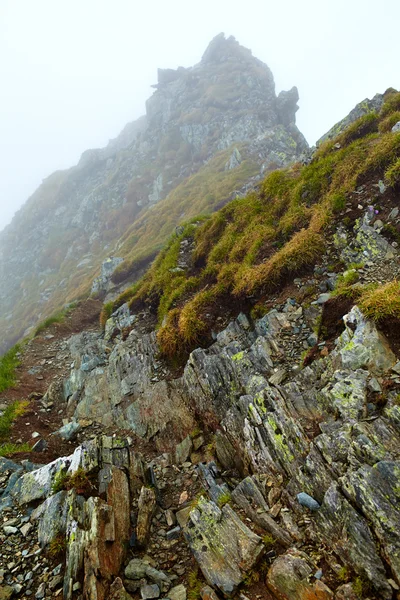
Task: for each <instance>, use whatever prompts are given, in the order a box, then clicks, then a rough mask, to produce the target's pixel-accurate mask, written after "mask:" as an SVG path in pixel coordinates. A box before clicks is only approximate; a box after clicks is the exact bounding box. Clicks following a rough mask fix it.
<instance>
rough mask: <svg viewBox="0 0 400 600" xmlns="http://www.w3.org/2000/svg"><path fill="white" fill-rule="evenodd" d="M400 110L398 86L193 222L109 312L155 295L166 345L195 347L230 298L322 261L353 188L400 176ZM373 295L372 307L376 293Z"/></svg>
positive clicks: (399, 180) (169, 351) (179, 350)
mask: <svg viewBox="0 0 400 600" xmlns="http://www.w3.org/2000/svg"><path fill="white" fill-rule="evenodd" d="M399 111H400V93H398V92H396V91H394V90H390V91H388V92H387V93H386V95H385V103H384V105H383V107H382V109H381V111H380V113H379V114H377V113H374V112H372V113H370V114H367V115H365V116H363V117H362V118H360V119H359V120H358V121H356V122H354V123H353V124H352V125H351V126H349V127H348V128H347V129H346V130H345V131H344V132H343V133H342V134H340V135H339V136H338V137H337V138H336V139H335V140H333V141H332V140H328V141H326V142H324V143H323V144H322V145H321V146H320V147H319V148H318V150H317V151H316V153H315V154H314V157H313V159H312V161H311V163H310V164H308V165H306V166H301V165H300V164H298V163H297V164H295V165H293V166H292V167H290V168H287V169H284V170H279V171H275V172H272V173H271V174H269V175H268V176H267V177H266V179H265V180H264V182H263V183H262V185H261V186H260V189H259V190H258V191H257V192H252V193H250V194H249V195H248V196H246V197H245V198H240V199H237V200H233V201H232V202H230V203H229V204H227V205H226V206H225V207H224V208H222V209H221V210H219V211H218V212H216V213H214V214H213V215H212V216H210V217H209V218H207V219H206V220H205V221H204V222H201V221H200V220H196V219H193V220H192V222H189V223H187V224H186V226H185V227H184V230H183V231H182V232H181V233H180V234H179V235H177V234H175V235H173V236H172V238H171V239H170V241H169V243H168V244H167V246H166V247H165V248H164V250H163V251H162V252H161V253H160V254H159V255H158V257H157V259H156V260H155V261H154V263H153V264H152V266H151V267H150V269H149V270H148V272H147V273H146V274H145V276H144V277H143V278H142V279H141V280H140V281H139V282H137V283H136V284H135V285H134V286H132V287H131V288H130V289H128V290H127V291H126V292H124V294H122V295H121V296H120V297H119V298H118V299H117V300H116V301H115V302H113V303H111V304H108V305H106V306H105V307H104V309H103V315H102V321H103V322H105V320H106V318H107V317H108V316H109V315H110V314H111V313H112V312H113V311H114V310H115V309H116V308H118V306H120V305H121V304H122V303H124V302H127V301H128V302H129V305H130V308H131V310H132V311H135V310H137V309H138V308H139V307H141V306H143V305H147V306H149V307H150V309H151V310H152V311H155V312H156V313H157V317H158V325H159V328H158V340H159V343H160V347H161V350H162V352H163V353H164V354H165V355H167V356H170V357H173V356H176V355H179V354H186V353H187V352H188V351H190V350H191V349H193V348H194V347H195V346H196V345H198V344H201V343H203V342H205V341H206V340H208V339H209V338H210V332H211V329H212V327H213V325H214V324H215V322H216V319H217V318H218V316H220V315H221V314H223V311H226V310H227V307H232V306H235V307H237V308H238V309H240V308H241V307H244V306H246V305H249V304H250V305H254V304H256V302H257V299H258V298H261V297H262V296H263V295H265V294H267V293H269V292H272V291H274V290H277V289H278V287H279V285H280V284H282V283H283V282H285V281H287V280H289V279H290V278H293V277H295V276H296V275H297V274H300V273H302V272H304V271H305V270H306V269H307V268H310V267H312V266H313V265H314V264H315V263H316V261H317V259H318V257H319V256H320V255H321V254H322V253H323V252H324V248H325V245H326V239H327V235H328V233H329V232H332V231H333V226H334V225H336V224H337V222H338V221H339V219H342V218H343V217H342V216H340V214H339V213H340V212H341V211H343V209H344V207H345V204H346V197H347V195H348V194H349V193H350V192H352V191H353V190H355V189H356V187H357V186H359V185H361V184H362V183H363V182H364V181H366V180H367V179H369V180H370V179H371V178H373V179H374V180H375V181H376V182H378V181H379V180H380V179H381V180H383V181H384V182H385V184H386V185H387V186H391V187H396V186H398V185H399V184H400V132H392V130H391V128H392V126H393V124H394V123H396V122H397V121H398V117H399ZM377 193H378V191H377ZM372 201H373V199H372ZM185 239H186V240H188V241H189V242H190V243H191V244H193V245H194V251H193V253H192V261H191V265H190V266H189V268H188V269H187V270H182V269H179V268H177V261H178V258H179V254H180V251H181V247H182V246H181V244H182V242H183V241H184V240H185ZM373 294H375V296H373V297H372V299H374V298H375V300H376V299H377V292H376V290H375V292H373ZM369 300H371V297H370V298H369ZM364 302H365V303H366V307H367V304H368V296H367V297H366V299H365V300H364ZM370 312H371V314H373V309H372V308H371V309H370Z"/></svg>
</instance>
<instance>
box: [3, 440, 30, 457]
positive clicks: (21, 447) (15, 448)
mask: <svg viewBox="0 0 400 600" xmlns="http://www.w3.org/2000/svg"><path fill="white" fill-rule="evenodd" d="M31 450H32V448H31V447H30V445H29V444H27V443H25V444H13V443H12V442H6V443H4V444H0V456H12V455H13V454H17V453H18V452H30V451H31Z"/></svg>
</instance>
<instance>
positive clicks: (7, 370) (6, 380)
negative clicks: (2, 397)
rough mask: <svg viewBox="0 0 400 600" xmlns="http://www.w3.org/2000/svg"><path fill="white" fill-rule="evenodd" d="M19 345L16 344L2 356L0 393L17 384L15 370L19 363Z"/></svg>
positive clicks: (0, 361) (0, 359)
mask: <svg viewBox="0 0 400 600" xmlns="http://www.w3.org/2000/svg"><path fill="white" fill-rule="evenodd" d="M20 351H21V347H20V346H19V345H17V346H14V347H13V348H11V349H10V350H9V351H8V352H6V353H5V354H4V355H3V356H2V357H1V358H0V393H1V392H4V391H5V390H7V389H8V388H10V387H12V386H13V385H14V384H15V370H16V368H17V367H18V365H19V358H18V354H19V352H20Z"/></svg>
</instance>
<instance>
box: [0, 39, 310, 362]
mask: <svg viewBox="0 0 400 600" xmlns="http://www.w3.org/2000/svg"><path fill="white" fill-rule="evenodd" d="M153 87H154V88H155V92H154V94H153V95H152V96H151V97H150V98H149V100H148V101H147V104H146V115H145V116H144V117H142V118H140V119H138V120H137V121H135V122H133V123H130V124H129V125H127V126H126V127H125V129H124V130H123V131H122V132H121V134H120V135H119V136H118V137H117V138H116V139H114V140H112V141H111V142H110V143H109V144H108V146H107V147H106V148H104V149H100V150H88V151H86V152H84V154H83V155H82V157H81V159H80V161H79V163H78V165H77V166H76V167H73V168H71V169H69V170H67V171H60V172H56V173H53V175H51V176H50V177H48V178H47V179H46V180H45V181H44V182H43V184H42V185H41V186H40V188H39V189H38V190H37V191H36V192H35V193H34V194H33V195H32V197H31V198H30V199H29V200H28V201H27V203H26V205H25V206H24V207H23V208H22V209H21V210H20V211H19V212H18V213H17V215H16V216H15V218H14V219H13V221H12V223H11V225H9V226H8V227H7V228H6V229H5V230H4V231H3V232H2V233H1V234H0V257H1V261H0V263H1V264H0V282H1V289H2V291H1V294H0V313H1V319H0V327H1V342H2V348H3V350H4V349H5V348H6V347H7V346H9V345H10V343H12V342H15V341H16V340H17V339H18V338H19V337H21V335H22V334H23V333H24V331H25V330H27V329H28V327H30V326H32V325H33V324H34V323H35V322H38V321H40V320H43V319H44V318H45V317H48V316H49V315H50V314H51V313H52V312H55V311H57V310H60V309H61V308H62V306H63V305H64V304H65V302H68V301H72V300H74V299H76V297H79V296H81V295H83V294H85V293H88V291H89V290H90V284H91V281H92V279H93V277H94V275H95V274H96V272H98V271H99V268H100V265H101V262H102V260H104V259H105V258H106V257H107V256H109V255H113V254H114V255H117V256H121V257H122V258H125V259H126V260H125V265H124V268H123V270H122V271H121V277H120V279H121V280H122V281H123V280H124V278H126V276H130V277H132V274H133V272H134V271H135V269H136V270H137V269H138V268H139V269H140V268H141V267H143V266H145V265H147V264H148V263H149V261H150V260H152V259H153V258H154V256H155V253H156V252H157V251H158V250H159V249H160V248H161V247H162V244H163V243H164V242H165V240H166V239H167V237H168V236H169V235H170V234H171V233H172V231H173V230H174V227H175V226H176V225H178V223H179V222H180V221H182V220H187V219H188V218H190V217H194V216H195V215H196V214H199V213H205V212H207V213H209V212H211V211H213V210H215V208H217V207H218V206H221V205H222V204H223V203H225V202H227V201H228V200H229V199H230V198H231V197H232V194H240V193H241V191H242V190H243V189H247V187H246V186H248V187H251V185H254V183H256V182H257V181H258V180H259V179H260V178H261V175H262V173H264V172H266V171H268V170H269V169H271V168H276V167H277V166H282V165H285V164H288V163H290V162H292V161H293V160H295V159H297V158H298V157H299V156H300V154H301V153H302V152H303V151H304V150H306V149H307V143H306V141H305V139H304V138H303V136H302V135H301V133H300V132H299V131H298V129H297V127H296V125H295V112H296V110H297V100H298V93H297V89H296V88H293V89H292V90H290V91H289V92H281V93H280V94H279V96H278V97H277V96H276V94H275V84H274V80H273V76H272V73H271V71H270V69H269V68H268V67H267V66H266V65H265V64H263V63H262V62H261V61H259V60H257V59H256V58H254V57H253V56H252V54H251V52H250V51H249V50H247V49H246V48H243V47H242V46H240V45H239V43H238V42H236V40H235V39H234V38H232V37H230V38H228V39H226V38H225V36H224V35H223V34H221V35H219V36H217V37H216V38H215V39H214V40H213V41H212V42H211V43H210V45H209V47H208V48H207V50H206V52H205V53H204V56H203V58H202V60H201V62H200V63H199V64H198V65H195V66H194V67H192V68H188V69H185V68H183V67H180V68H179V69H177V70H173V69H164V70H159V72H158V83H157V84H156V85H155V86H153ZM196 174H197V175H198V176H197V179H196V180H193V181H192V178H193V176H195V175H196ZM172 192H173V193H174V195H173V197H171V194H172ZM155 208H156V210H155ZM163 211H164V212H163Z"/></svg>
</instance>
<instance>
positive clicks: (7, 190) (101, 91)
mask: <svg viewBox="0 0 400 600" xmlns="http://www.w3.org/2000/svg"><path fill="white" fill-rule="evenodd" d="M399 23H400V2H398V0H381V2H380V3H379V4H377V3H376V2H372V1H370V0H326V1H325V2H323V1H321V0H302V1H299V0H285V2H277V1H276V0H274V1H270V0H246V1H243V0H240V1H237V0H202V1H201V2H197V1H196V2H191V1H190V0H169V1H168V2H165V0H151V1H146V2H139V1H137V0H0V81H1V91H0V202H1V211H0V229H1V228H3V227H4V225H5V224H6V223H7V222H8V221H9V220H10V219H11V217H12V214H13V213H14V211H15V210H16V209H17V208H18V207H19V206H21V205H22V204H23V202H24V201H25V200H26V199H27V198H28V197H29V195H31V193H33V191H34V190H35V188H36V187H37V186H38V185H39V184H40V182H41V180H42V179H43V178H44V177H46V176H47V175H49V174H50V173H51V172H52V171H54V170H56V169H60V168H66V167H69V166H71V165H73V164H75V163H76V162H77V161H78V160H79V156H80V154H81V153H82V152H83V151H84V150H85V149H87V148H96V147H101V146H104V145H106V144H107V142H108V140H109V139H110V138H113V137H115V136H116V135H117V134H118V133H119V131H120V130H121V129H122V127H123V126H124V125H125V124H126V123H127V122H128V121H132V120H134V119H135V118H137V117H139V116H140V115H141V114H143V113H144V102H145V100H146V99H147V98H148V97H149V95H150V94H151V93H152V90H151V88H150V85H151V84H153V83H156V79H157V67H171V68H176V67H178V66H179V65H183V66H185V67H188V66H190V65H192V64H195V63H197V62H199V60H200V59H201V56H202V54H203V52H204V50H205V48H206V46H207V44H208V43H209V41H210V40H211V39H212V38H213V37H214V36H215V35H217V34H218V33H220V32H221V31H224V32H225V33H226V34H227V35H234V36H235V37H236V39H237V40H238V41H239V42H240V43H241V44H242V45H244V46H247V47H249V48H251V50H252V51H253V54H254V55H255V56H257V57H258V58H260V59H261V60H263V61H264V62H266V63H267V64H268V65H269V67H270V68H271V69H272V71H273V73H274V77H275V82H276V89H277V93H278V92H279V91H280V90H281V89H289V88H291V87H292V86H293V85H297V87H298V88H299V94H300V102H299V104H300V110H299V112H298V113H297V123H298V126H299V128H300V130H301V131H302V132H303V133H304V135H305V136H306V138H307V140H308V141H309V143H314V142H315V140H316V139H317V138H318V137H320V136H321V135H322V134H323V133H324V132H325V131H327V130H328V129H329V128H330V127H331V126H332V125H333V124H334V123H335V122H336V121H338V120H340V119H341V118H342V117H344V116H345V114H347V113H348V112H349V110H350V109H351V108H352V107H353V106H354V105H355V104H356V103H357V102H359V101H361V100H363V99H364V98H365V97H372V96H373V95H374V94H375V93H376V92H383V91H385V89H386V88H388V87H389V86H392V87H396V88H400V69H399V49H400V41H399V40H400V36H399Z"/></svg>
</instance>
